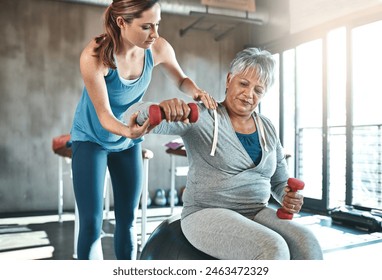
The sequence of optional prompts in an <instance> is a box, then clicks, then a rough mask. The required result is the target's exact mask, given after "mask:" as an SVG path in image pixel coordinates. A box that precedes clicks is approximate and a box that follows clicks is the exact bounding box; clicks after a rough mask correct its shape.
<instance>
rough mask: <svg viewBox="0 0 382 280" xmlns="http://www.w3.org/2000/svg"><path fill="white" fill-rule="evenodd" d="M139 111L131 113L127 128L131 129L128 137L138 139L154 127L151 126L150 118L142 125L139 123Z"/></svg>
mask: <svg viewBox="0 0 382 280" xmlns="http://www.w3.org/2000/svg"><path fill="white" fill-rule="evenodd" d="M137 117H138V112H136V113H134V114H132V115H131V117H130V120H129V123H128V125H127V128H128V130H129V132H128V134H129V136H128V138H130V139H136V138H140V137H142V136H143V135H145V134H146V133H148V132H149V131H150V130H151V129H152V128H151V127H150V120H149V119H147V120H146V121H145V122H144V123H143V124H142V125H139V124H138V123H137Z"/></svg>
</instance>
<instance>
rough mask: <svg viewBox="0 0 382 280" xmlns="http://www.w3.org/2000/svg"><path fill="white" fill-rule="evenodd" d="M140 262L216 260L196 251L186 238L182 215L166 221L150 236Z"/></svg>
mask: <svg viewBox="0 0 382 280" xmlns="http://www.w3.org/2000/svg"><path fill="white" fill-rule="evenodd" d="M139 259H140V260H216V258H214V257H212V256H210V255H207V254H205V253H203V252H202V251H200V250H198V249H196V248H195V247H194V246H192V245H191V243H190V242H189V241H188V240H187V238H186V237H185V236H184V234H183V232H182V229H181V227H180V215H174V216H171V217H170V218H168V219H166V220H164V221H163V222H162V223H161V224H160V225H159V226H158V227H157V228H156V229H155V230H154V231H153V232H152V234H151V235H150V237H149V239H148V240H147V242H146V245H145V246H144V247H143V249H142V253H141V255H140V257H139Z"/></svg>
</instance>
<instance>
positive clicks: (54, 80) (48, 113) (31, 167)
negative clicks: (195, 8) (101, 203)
mask: <svg viewBox="0 0 382 280" xmlns="http://www.w3.org/2000/svg"><path fill="white" fill-rule="evenodd" d="M103 11H104V7H97V6H90V5H83V4H74V3H68V2H61V1H43V0H26V1H23V0H18V1H14V0H3V1H1V9H0V38H1V40H0V61H1V66H2V67H1V69H0V97H1V101H0V119H1V127H0V136H1V139H2V141H1V143H0V213H3V214H4V213H14V212H29V211H51V210H56V209H57V186H58V182H57V181H58V156H57V155H55V154H54V153H53V151H52V149H51V144H52V138H53V137H55V136H58V135H61V134H65V133H68V132H69V131H70V127H71V122H72V117H73V112H74V110H75V106H76V104H77V101H78V99H79V97H80V93H81V89H82V86H83V84H82V80H81V77H80V72H79V63H78V60H79V55H80V52H81V50H82V48H83V47H84V45H85V44H86V43H87V42H88V41H89V40H90V39H91V38H93V37H94V36H95V35H98V34H99V33H101V31H102V20H101V17H102V13H103ZM192 21H193V19H192V18H188V17H184V16H183V17H182V16H176V15H166V14H162V23H161V27H160V34H161V35H162V36H163V37H165V38H166V39H167V40H168V41H169V42H170V43H171V44H172V45H173V47H174V49H175V51H176V53H177V57H178V60H179V62H180V64H181V66H182V68H183V69H184V71H185V72H186V73H187V74H188V75H189V76H190V77H191V78H193V79H195V80H196V81H197V82H198V84H199V85H200V86H201V87H202V88H204V89H206V90H207V91H209V92H210V93H211V94H212V95H213V96H215V98H216V99H218V100H222V99H223V96H224V78H225V73H226V71H227V66H228V63H229V61H230V60H231V59H232V57H233V55H234V54H235V53H236V52H237V51H238V50H239V49H241V48H242V47H243V46H244V45H247V44H253V42H250V41H249V38H250V36H249V33H250V28H248V27H245V26H243V27H242V28H241V29H240V30H235V32H233V33H232V34H230V35H229V36H228V37H226V38H225V39H223V40H221V41H219V42H216V41H214V39H213V37H212V36H211V35H210V34H208V33H207V32H197V31H191V32H189V33H188V34H187V35H186V36H184V37H180V36H179V28H181V27H185V26H187V25H188V24H189V23H190V22H192ZM174 96H179V97H181V96H183V95H182V93H180V92H179V91H178V90H177V89H176V88H175V86H174V85H173V84H172V83H171V82H170V81H169V80H168V79H166V78H164V74H163V73H162V72H161V70H160V69H159V68H158V69H156V70H155V71H154V76H153V80H152V83H151V86H150V88H149V90H148V92H147V94H146V96H145V99H146V100H152V101H160V100H162V99H165V98H171V97H174ZM183 97H184V96H183ZM174 138H176V137H170V136H154V135H148V136H146V141H145V142H144V143H143V147H145V148H148V149H151V150H152V151H153V152H154V153H155V156H154V159H153V160H151V161H150V177H149V188H150V192H151V194H153V193H154V191H155V189H156V188H159V187H160V188H165V189H168V188H169V187H170V173H169V168H170V161H169V156H168V155H167V154H166V153H165V147H164V144H165V143H167V142H168V141H170V140H172V139H174ZM178 163H179V164H186V159H185V158H179V159H178ZM66 167H68V165H66ZM64 183H65V191H64V207H65V209H67V210H71V209H73V206H74V203H73V191H72V185H71V180H70V177H69V176H66V177H65V181H64ZM184 184H185V178H181V177H179V178H178V179H177V182H176V185H177V187H178V188H179V187H180V186H182V185H184Z"/></svg>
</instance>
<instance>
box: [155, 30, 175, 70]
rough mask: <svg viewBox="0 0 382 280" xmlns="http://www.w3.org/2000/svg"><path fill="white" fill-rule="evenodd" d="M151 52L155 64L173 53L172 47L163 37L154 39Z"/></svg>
mask: <svg viewBox="0 0 382 280" xmlns="http://www.w3.org/2000/svg"><path fill="white" fill-rule="evenodd" d="M152 52H153V56H154V61H155V64H160V63H162V62H164V61H167V60H168V59H169V58H171V57H172V56H173V55H174V49H173V47H172V46H171V44H170V43H169V42H168V41H167V40H166V39H164V38H163V37H159V38H158V39H156V40H155V43H154V44H153V46H152Z"/></svg>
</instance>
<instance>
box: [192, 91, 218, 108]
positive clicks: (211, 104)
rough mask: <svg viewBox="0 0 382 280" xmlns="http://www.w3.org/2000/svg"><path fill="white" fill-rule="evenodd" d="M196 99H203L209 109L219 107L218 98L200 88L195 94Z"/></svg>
mask: <svg viewBox="0 0 382 280" xmlns="http://www.w3.org/2000/svg"><path fill="white" fill-rule="evenodd" d="M194 100H195V101H201V102H203V104H204V105H205V106H206V107H207V108H208V109H213V110H215V109H216V108H217V107H218V103H217V102H216V100H215V99H214V98H213V97H212V96H211V95H209V94H208V93H207V92H206V91H205V90H200V91H199V92H197V93H196V94H194Z"/></svg>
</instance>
